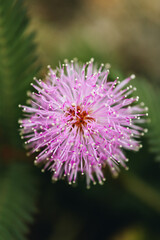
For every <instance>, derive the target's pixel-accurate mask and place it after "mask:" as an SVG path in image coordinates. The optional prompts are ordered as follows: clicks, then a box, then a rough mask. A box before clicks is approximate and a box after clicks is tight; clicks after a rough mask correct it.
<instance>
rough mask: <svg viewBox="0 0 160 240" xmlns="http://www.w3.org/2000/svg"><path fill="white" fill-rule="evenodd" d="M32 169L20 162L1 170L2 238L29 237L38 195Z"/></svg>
mask: <svg viewBox="0 0 160 240" xmlns="http://www.w3.org/2000/svg"><path fill="white" fill-rule="evenodd" d="M32 171H33V169H32V167H30V166H28V165H26V164H23V165H22V164H18V163H17V164H14V165H13V164H12V165H10V166H9V167H7V168H5V170H4V168H3V172H2V169H1V170H0V239H3V240H23V239H24V240H25V239H27V238H26V233H27V232H28V224H29V223H32V221H33V216H32V214H33V212H34V211H35V200H36V196H37V190H36V189H37V181H36V178H35V176H34V174H33V172H32Z"/></svg>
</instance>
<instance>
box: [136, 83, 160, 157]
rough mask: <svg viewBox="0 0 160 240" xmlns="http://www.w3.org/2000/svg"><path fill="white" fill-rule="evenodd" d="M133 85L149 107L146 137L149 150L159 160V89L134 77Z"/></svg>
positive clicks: (141, 99)
mask: <svg viewBox="0 0 160 240" xmlns="http://www.w3.org/2000/svg"><path fill="white" fill-rule="evenodd" d="M133 85H134V86H136V87H137V95H138V96H139V97H140V101H142V102H144V103H145V105H146V106H147V107H148V108H149V110H148V113H149V116H148V118H149V124H148V126H147V127H148V129H149V131H148V133H147V137H148V140H149V144H150V151H151V152H153V153H155V154H156V159H157V160H158V159H159V160H160V126H159V124H160V111H159V109H160V108H159V106H160V89H159V87H158V88H157V89H155V87H154V86H152V85H151V84H150V83H149V82H148V81H146V80H145V79H136V80H134V82H133Z"/></svg>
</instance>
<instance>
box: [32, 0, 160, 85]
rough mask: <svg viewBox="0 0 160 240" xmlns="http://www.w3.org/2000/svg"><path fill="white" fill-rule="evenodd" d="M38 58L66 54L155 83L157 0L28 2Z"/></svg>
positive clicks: (159, 48)
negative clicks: (135, 74)
mask: <svg viewBox="0 0 160 240" xmlns="http://www.w3.org/2000/svg"><path fill="white" fill-rule="evenodd" d="M28 2H29V3H28V6H29V13H30V16H31V19H32V25H31V26H33V28H34V29H37V41H38V44H39V50H40V52H41V57H42V61H43V62H44V63H46V64H48V62H49V63H52V65H54V64H55V65H56V64H57V63H58V61H59V60H63V59H64V58H73V57H77V58H79V59H80V60H88V58H90V56H91V54H92V55H94V56H93V57H95V58H96V61H106V62H108V61H109V62H110V63H112V65H113V66H114V67H118V68H120V69H121V70H124V71H125V72H126V71H129V72H130V71H134V72H136V73H137V74H142V75H143V76H145V77H147V78H148V79H149V81H151V82H152V81H154V82H156V84H159V82H160V79H159V62H160V44H159V41H160V19H159V16H160V2H159V0H153V1H149V0H140V1H138V0H130V1H127V0H112V1H109V0H68V1H66V0H46V1H44V0H30V1H28Z"/></svg>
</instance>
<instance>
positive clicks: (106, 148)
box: [20, 59, 147, 187]
mask: <svg viewBox="0 0 160 240" xmlns="http://www.w3.org/2000/svg"><path fill="white" fill-rule="evenodd" d="M48 68H49V72H48V75H47V76H46V78H45V80H44V81H41V80H37V79H34V80H35V83H34V84H31V85H32V86H33V88H34V89H35V90H36V92H32V93H29V96H30V98H31V99H30V106H21V105H20V107H22V108H23V111H24V112H25V118H24V119H22V120H20V123H21V126H20V127H21V135H22V138H26V142H25V144H26V146H27V148H29V149H31V151H30V153H34V152H39V153H38V155H37V156H36V160H35V164H42V165H43V166H44V168H43V171H44V170H46V169H48V170H50V171H52V174H53V176H52V179H53V180H57V179H60V178H63V177H64V176H66V177H67V179H68V182H69V183H70V184H71V183H72V182H73V183H74V182H75V181H76V179H77V174H78V172H80V173H81V174H82V175H83V174H85V175H86V182H87V186H88V187H89V186H90V182H91V181H92V182H93V183H94V184H95V183H96V180H98V182H99V183H100V184H101V183H102V182H103V181H104V180H105V179H104V174H103V171H102V170H103V167H105V166H108V167H109V168H110V170H111V172H112V173H113V174H114V175H116V174H117V173H118V171H119V165H121V166H123V167H124V168H126V169H127V166H126V162H127V161H128V160H127V158H126V157H125V155H124V152H123V150H122V149H127V150H134V151H138V150H139V148H140V147H141V144H140V142H139V138H140V136H141V135H143V133H144V129H143V128H142V127H141V126H139V125H137V124H139V123H143V122H145V120H144V119H143V118H141V117H142V116H144V115H147V114H146V113H145V111H146V108H144V106H141V105H140V104H139V105H138V104H137V101H138V97H132V95H131V94H132V92H133V91H134V90H136V89H135V88H133V87H132V86H131V85H130V86H127V87H126V85H127V84H128V83H129V82H130V81H131V79H133V78H134V77H135V76H134V75H131V76H130V77H128V78H126V79H125V80H123V81H121V82H120V81H118V77H117V79H115V81H109V80H108V74H109V70H107V69H105V68H104V65H103V64H101V66H100V68H98V67H97V66H96V65H94V64H93V59H91V60H90V61H89V62H87V63H86V64H85V65H80V64H78V62H76V61H71V62H70V63H65V64H63V65H62V66H60V67H59V68H57V69H56V70H52V68H51V67H50V66H48ZM145 131H146V130H145Z"/></svg>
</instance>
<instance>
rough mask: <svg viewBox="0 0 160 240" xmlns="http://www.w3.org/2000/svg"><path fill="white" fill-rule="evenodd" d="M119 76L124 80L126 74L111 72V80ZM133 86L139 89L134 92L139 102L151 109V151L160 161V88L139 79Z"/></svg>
mask: <svg viewBox="0 0 160 240" xmlns="http://www.w3.org/2000/svg"><path fill="white" fill-rule="evenodd" d="M117 76H119V77H120V80H122V79H124V78H125V77H124V74H122V73H121V72H120V71H114V72H111V78H112V79H115V78H116V77H117ZM131 84H132V85H133V87H136V88H137V91H136V92H134V95H135V94H137V96H139V101H140V102H144V104H145V106H147V107H148V108H149V110H148V113H149V116H148V119H149V121H148V124H147V128H148V130H149V131H148V133H147V135H146V136H147V138H148V142H149V146H150V149H149V150H150V151H151V152H152V153H155V154H156V160H159V161H160V127H159V124H160V111H159V106H160V88H159V87H157V88H155V86H154V85H151V83H150V82H148V81H147V80H146V79H143V78H137V77H136V79H134V80H133V81H132V82H131Z"/></svg>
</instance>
